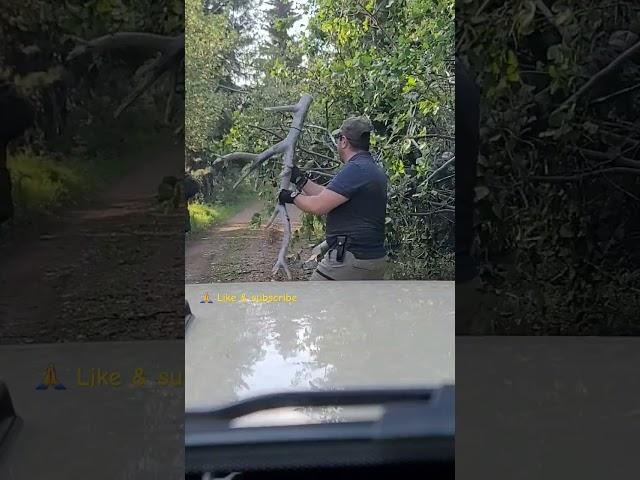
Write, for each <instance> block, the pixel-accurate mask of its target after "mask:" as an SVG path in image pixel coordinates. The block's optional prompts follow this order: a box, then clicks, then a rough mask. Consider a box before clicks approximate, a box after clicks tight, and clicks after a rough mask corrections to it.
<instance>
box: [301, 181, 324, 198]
mask: <svg viewBox="0 0 640 480" xmlns="http://www.w3.org/2000/svg"><path fill="white" fill-rule="evenodd" d="M323 190H324V187H323V186H322V185H318V184H317V183H316V182H314V181H313V180H311V179H309V180H307V183H305V184H304V187H303V188H302V191H303V192H304V193H305V195H320V193H322V191H323Z"/></svg>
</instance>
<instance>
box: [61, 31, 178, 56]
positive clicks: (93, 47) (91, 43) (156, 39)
mask: <svg viewBox="0 0 640 480" xmlns="http://www.w3.org/2000/svg"><path fill="white" fill-rule="evenodd" d="M180 37H181V36H180V35H179V36H177V37H169V36H167V35H157V34H155V33H145V32H118V33H110V34H108V35H104V36H102V37H98V38H95V39H93V40H82V39H78V41H79V42H80V45H78V46H77V47H75V48H74V49H73V50H71V52H70V53H69V54H68V55H67V61H68V62H69V61H71V60H74V59H75V58H77V57H80V56H82V55H85V54H87V53H91V52H96V53H103V52H107V51H113V50H129V51H130V50H132V49H133V50H138V51H140V52H143V53H147V54H148V55H149V56H151V55H152V54H154V53H157V52H162V53H169V52H170V51H172V50H173V47H174V45H175V44H176V42H179V39H180ZM182 45H183V48H184V36H182Z"/></svg>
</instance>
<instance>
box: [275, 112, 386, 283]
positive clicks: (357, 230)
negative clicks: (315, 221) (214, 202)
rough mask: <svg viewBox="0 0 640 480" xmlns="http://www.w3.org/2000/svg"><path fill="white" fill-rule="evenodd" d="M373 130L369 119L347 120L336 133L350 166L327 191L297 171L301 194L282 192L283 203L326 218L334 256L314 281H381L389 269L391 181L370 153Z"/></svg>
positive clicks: (295, 176)
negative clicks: (386, 230)
mask: <svg viewBox="0 0 640 480" xmlns="http://www.w3.org/2000/svg"><path fill="white" fill-rule="evenodd" d="M372 130H373V128H372V126H371V123H370V122H369V120H367V119H366V118H364V117H351V118H348V119H346V120H345V121H344V122H343V124H342V126H341V127H340V129H338V130H336V131H335V132H333V134H334V137H335V139H336V143H337V146H338V154H339V155H340V159H341V160H342V162H343V163H345V166H344V167H343V168H342V169H341V170H340V171H339V172H338V174H337V175H336V176H335V177H334V178H333V180H332V181H331V182H330V183H329V184H328V185H327V186H326V187H323V186H322V185H318V184H317V183H315V182H313V181H311V180H310V179H308V178H307V176H306V175H305V174H304V173H303V172H302V171H301V170H300V169H298V168H297V167H294V169H293V171H292V174H291V181H292V182H293V183H294V184H295V185H296V186H297V188H298V190H299V191H300V192H302V194H298V192H292V191H290V190H282V191H281V192H280V194H279V196H278V198H279V201H280V202H281V203H283V204H284V203H293V204H295V205H296V206H297V207H298V208H299V209H300V210H302V211H304V212H308V213H313V214H316V215H327V225H326V230H327V232H326V233H327V238H326V241H327V244H328V246H329V251H328V252H327V253H326V254H325V256H324V258H323V259H322V261H321V262H320V264H319V265H318V268H317V269H316V271H315V272H314V273H313V275H312V276H311V278H310V280H382V279H383V278H384V273H385V267H386V263H387V256H386V251H385V248H384V226H385V218H386V209H387V177H386V175H385V173H384V171H383V170H382V169H381V168H380V167H379V166H378V165H376V163H375V162H374V160H373V157H372V156H371V154H370V153H369V137H370V132H371V131H372Z"/></svg>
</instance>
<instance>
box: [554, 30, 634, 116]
mask: <svg viewBox="0 0 640 480" xmlns="http://www.w3.org/2000/svg"><path fill="white" fill-rule="evenodd" d="M638 52H640V41H638V42H636V43H635V44H634V45H632V46H631V47H629V48H627V49H626V50H625V51H624V52H622V53H621V54H620V55H618V56H617V57H616V58H615V59H614V60H613V61H612V62H611V63H610V64H609V65H607V66H606V67H604V68H603V69H602V70H600V71H599V72H598V73H596V74H595V75H594V76H592V77H591V78H590V79H589V81H588V82H587V83H585V84H584V85H583V86H582V87H580V89H579V90H578V91H577V92H575V93H574V94H573V95H571V96H570V97H569V98H568V99H566V100H565V101H564V102H563V103H562V104H561V105H560V106H559V107H558V108H556V110H555V111H554V113H555V112H557V111H559V110H561V109H562V108H563V107H564V106H566V105H568V104H569V103H571V102H574V101H576V100H577V99H578V98H580V97H581V96H582V95H584V94H585V93H586V92H587V91H588V90H590V89H591V88H592V87H593V86H594V85H596V84H597V83H599V82H600V81H601V80H603V79H604V78H605V77H607V76H608V75H609V74H611V73H613V72H614V71H616V70H617V69H618V68H619V67H620V66H621V65H622V64H623V63H624V62H625V61H626V60H628V59H629V58H631V57H632V56H634V55H635V54H636V53H638Z"/></svg>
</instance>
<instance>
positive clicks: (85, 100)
mask: <svg viewBox="0 0 640 480" xmlns="http://www.w3.org/2000/svg"><path fill="white" fill-rule="evenodd" d="M183 15H184V11H183V3H182V2H181V1H173V2H169V3H166V2H162V3H159V2H153V1H151V0H131V1H129V0H91V1H89V2H85V1H79V0H68V1H65V2H53V3H51V2H44V1H41V0H25V1H14V0H8V1H6V2H3V8H2V11H1V12H0V84H2V101H3V102H6V104H5V103H3V107H6V108H3V110H4V112H6V113H7V117H5V116H3V124H4V123H5V122H6V123H10V122H12V121H16V119H18V118H21V116H24V115H27V114H25V113H24V112H23V110H22V109H20V108H12V106H13V107H15V104H12V103H11V102H12V100H11V99H12V98H13V97H15V96H16V95H17V96H20V98H21V99H23V100H26V102H27V105H28V107H29V108H30V109H31V112H29V114H28V115H27V116H29V117H30V120H29V125H28V126H29V128H28V129H27V130H26V131H25V132H24V135H22V132H20V133H21V135H19V136H18V137H17V138H15V139H10V140H12V141H10V142H9V145H8V158H7V164H8V166H9V171H10V174H11V183H12V193H13V199H12V200H13V203H14V204H15V215H14V216H13V227H14V228H17V227H22V226H25V225H28V224H34V223H36V222H37V219H38V218H41V217H46V216H49V215H51V214H53V213H55V212H57V211H59V210H60V209H61V208H66V207H68V206H69V205H71V204H75V203H78V202H81V201H83V199H84V198H85V197H87V195H89V194H90V193H91V192H93V191H95V190H101V189H104V188H106V187H107V186H108V185H109V184H110V182H113V181H114V180H116V179H118V178H120V177H121V176H122V175H124V174H125V173H126V172H128V171H130V170H131V169H132V167H134V166H135V163H134V162H135V155H132V153H133V152H136V151H139V150H140V147H141V145H144V144H146V143H147V142H148V141H149V139H152V138H157V137H158V135H164V133H161V132H165V131H168V132H171V131H172V130H175V129H176V128H177V127H178V126H180V125H182V116H183V114H182V105H183V100H182V98H180V95H179V94H174V92H175V91H176V90H177V89H176V88H175V84H176V83H177V82H176V78H177V77H174V78H169V76H168V75H165V76H164V77H163V78H162V79H160V80H159V81H157V82H155V83H154V84H153V85H146V84H145V82H144V79H145V75H146V74H147V73H148V71H149V70H150V69H152V68H153V66H154V61H155V60H156V59H157V55H156V54H157V52H158V51H162V48H164V45H165V44H168V43H169V42H170V41H171V39H173V38H174V37H176V36H178V35H180V34H181V33H182V32H183V31H184V30H183V29H184V20H183ZM122 32H133V33H134V34H135V33H136V32H142V33H139V35H141V36H143V37H144V36H148V37H150V38H151V37H153V40H155V41H156V42H155V43H154V42H147V44H146V45H145V44H143V43H142V42H136V41H133V42H121V44H119V45H118V44H117V42H111V43H110V42H109V41H104V42H102V43H100V42H95V41H96V40H97V39H103V40H104V39H107V40H108V37H109V36H114V37H115V38H118V37H117V35H121V34H122ZM114 34H115V35H114ZM132 36H133V35H132ZM118 40H120V39H119V38H118ZM92 42H95V43H92ZM180 79H182V76H181V75H180ZM140 86H144V87H145V88H142V89H140V90H138V88H139V87H140ZM167 97H169V101H167ZM134 100H135V101H134ZM169 135H171V133H169ZM180 135H181V132H180ZM176 138H177V136H176ZM131 157H134V158H131Z"/></svg>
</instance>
